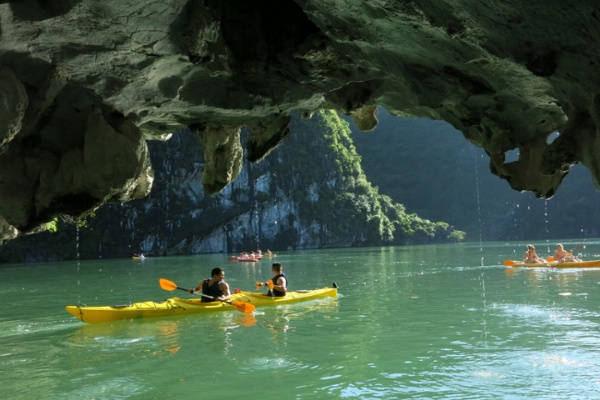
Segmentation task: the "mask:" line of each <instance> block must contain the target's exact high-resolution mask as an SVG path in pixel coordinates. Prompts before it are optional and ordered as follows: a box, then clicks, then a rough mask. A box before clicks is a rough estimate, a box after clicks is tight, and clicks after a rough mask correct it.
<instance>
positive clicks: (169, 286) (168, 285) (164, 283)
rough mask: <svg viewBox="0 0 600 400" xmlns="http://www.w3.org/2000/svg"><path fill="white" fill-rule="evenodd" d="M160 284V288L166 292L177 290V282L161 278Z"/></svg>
mask: <svg viewBox="0 0 600 400" xmlns="http://www.w3.org/2000/svg"><path fill="white" fill-rule="evenodd" d="M158 282H159V283H160V287H161V288H162V289H164V290H175V289H177V285H176V284H175V282H172V281H170V280H168V279H163V278H160V279H159V280H158Z"/></svg>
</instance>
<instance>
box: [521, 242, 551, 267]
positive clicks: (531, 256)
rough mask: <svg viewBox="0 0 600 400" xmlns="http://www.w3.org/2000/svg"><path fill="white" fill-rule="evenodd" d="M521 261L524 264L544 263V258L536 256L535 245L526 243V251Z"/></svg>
mask: <svg viewBox="0 0 600 400" xmlns="http://www.w3.org/2000/svg"><path fill="white" fill-rule="evenodd" d="M523 262H524V263H525V264H537V263H542V264H543V263H545V262H546V260H544V259H543V258H540V257H538V255H537V253H536V252H535V247H534V246H533V245H532V244H528V245H527V251H526V252H525V256H524V257H523Z"/></svg>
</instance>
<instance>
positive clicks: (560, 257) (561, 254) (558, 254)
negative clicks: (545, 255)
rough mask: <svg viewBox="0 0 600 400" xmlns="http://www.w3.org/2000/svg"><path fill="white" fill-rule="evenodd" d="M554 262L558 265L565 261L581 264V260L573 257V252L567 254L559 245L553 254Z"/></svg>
mask: <svg viewBox="0 0 600 400" xmlns="http://www.w3.org/2000/svg"><path fill="white" fill-rule="evenodd" d="M554 260H555V261H558V262H559V263H562V262H565V261H573V262H581V259H579V258H577V257H573V252H572V251H571V252H570V253H569V252H567V251H566V250H565V248H564V247H563V245H562V244H560V243H559V244H557V245H556V251H555V252H554Z"/></svg>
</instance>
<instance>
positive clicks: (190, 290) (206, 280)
mask: <svg viewBox="0 0 600 400" xmlns="http://www.w3.org/2000/svg"><path fill="white" fill-rule="evenodd" d="M204 282H208V279H205V280H203V281H200V283H199V284H198V286H196V287H195V288H194V289H188V292H189V293H191V294H194V293H196V292H201V291H202V285H203V284H204Z"/></svg>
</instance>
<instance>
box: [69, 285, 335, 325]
mask: <svg viewBox="0 0 600 400" xmlns="http://www.w3.org/2000/svg"><path fill="white" fill-rule="evenodd" d="M326 297H333V298H336V297H337V288H323V289H315V290H299V291H296V292H288V294H287V295H285V296H284V297H271V296H267V295H265V294H263V293H255V292H240V293H236V294H234V295H232V296H231V300H230V301H231V303H235V302H238V301H241V302H246V303H250V304H253V305H254V306H255V307H263V306H274V305H280V304H289V303H298V302H301V301H308V300H315V299H322V298H326ZM65 309H66V310H67V312H68V313H69V314H71V315H72V316H74V317H76V318H78V319H80V320H81V321H83V322H88V323H97V322H113V321H122V320H131V319H139V318H156V317H169V316H177V315H188V314H200V313H207V312H214V311H232V310H236V308H235V306H234V305H233V304H229V303H225V302H221V301H219V302H211V303H203V302H201V301H200V299H189V300H187V299H181V298H179V297H172V298H169V299H166V300H164V301H160V302H156V301H142V302H139V303H133V304H126V305H116V306H91V307H89V306H66V307H65Z"/></svg>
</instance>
